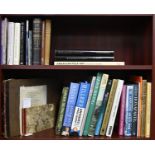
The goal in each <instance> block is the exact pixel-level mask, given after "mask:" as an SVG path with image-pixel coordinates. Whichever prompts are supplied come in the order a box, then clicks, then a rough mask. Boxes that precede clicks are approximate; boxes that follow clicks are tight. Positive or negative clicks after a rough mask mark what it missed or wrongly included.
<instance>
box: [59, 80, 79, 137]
mask: <svg viewBox="0 0 155 155" xmlns="http://www.w3.org/2000/svg"><path fill="white" fill-rule="evenodd" d="M78 91H79V84H78V83H73V82H71V83H70V88H69V94H68V99H67V105H66V111H65V115H64V121H63V127H62V133H61V135H63V136H69V132H70V128H71V125H72V120H73V115H74V110H75V104H76V100H77V95H78Z"/></svg>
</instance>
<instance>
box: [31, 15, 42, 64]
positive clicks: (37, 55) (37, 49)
mask: <svg viewBox="0 0 155 155" xmlns="http://www.w3.org/2000/svg"><path fill="white" fill-rule="evenodd" d="M41 27H42V21H41V19H40V18H35V19H34V20H33V32H32V33H33V36H32V42H33V54H32V55H33V62H32V63H33V64H34V65H39V64H41V32H42V28H41Z"/></svg>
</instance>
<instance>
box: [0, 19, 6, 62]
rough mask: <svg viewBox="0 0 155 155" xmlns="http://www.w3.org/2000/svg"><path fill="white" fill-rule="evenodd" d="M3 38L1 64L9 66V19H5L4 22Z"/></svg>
mask: <svg viewBox="0 0 155 155" xmlns="http://www.w3.org/2000/svg"><path fill="white" fill-rule="evenodd" d="M1 29H2V32H1V35H2V38H1V45H2V58H1V60H2V61H1V63H2V64H7V40H8V39H7V35H8V19H7V18H5V19H4V20H3V21H2V28H1Z"/></svg>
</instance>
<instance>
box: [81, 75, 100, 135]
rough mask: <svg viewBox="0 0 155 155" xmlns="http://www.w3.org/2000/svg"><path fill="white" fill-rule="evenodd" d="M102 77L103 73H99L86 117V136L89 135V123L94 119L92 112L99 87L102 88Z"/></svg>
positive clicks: (84, 132)
mask: <svg viewBox="0 0 155 155" xmlns="http://www.w3.org/2000/svg"><path fill="white" fill-rule="evenodd" d="M101 79H102V73H97V77H96V81H95V87H94V91H93V95H92V98H91V102H90V106H89V110H88V114H87V118H86V123H85V127H84V131H83V135H84V136H88V130H89V125H90V122H91V119H92V114H93V111H94V108H95V105H96V100H97V96H98V92H99V88H100V83H101Z"/></svg>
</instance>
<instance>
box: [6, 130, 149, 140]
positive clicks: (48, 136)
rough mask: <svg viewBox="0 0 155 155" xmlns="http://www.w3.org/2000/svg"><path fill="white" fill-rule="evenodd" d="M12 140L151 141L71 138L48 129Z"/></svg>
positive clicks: (120, 137) (113, 138) (134, 138)
mask: <svg viewBox="0 0 155 155" xmlns="http://www.w3.org/2000/svg"><path fill="white" fill-rule="evenodd" d="M8 139H11V140H149V139H150V138H137V137H124V136H118V135H115V134H114V135H113V136H112V137H111V138H109V137H105V136H94V137H71V136H66V137H65V136H57V135H55V134H54V129H47V130H44V131H41V132H38V133H36V134H34V135H32V136H27V137H26V136H25V137H24V136H23V137H22V136H21V137H12V138H8Z"/></svg>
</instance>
